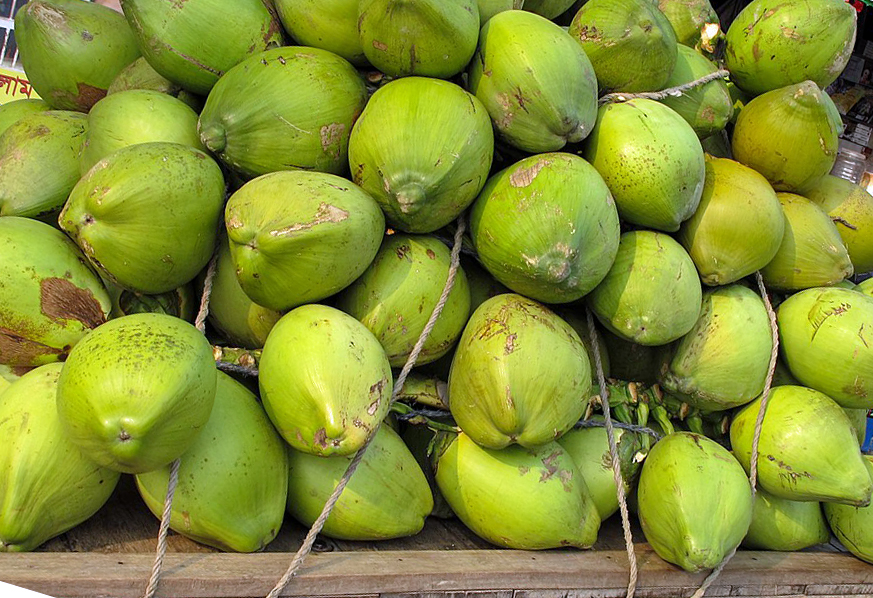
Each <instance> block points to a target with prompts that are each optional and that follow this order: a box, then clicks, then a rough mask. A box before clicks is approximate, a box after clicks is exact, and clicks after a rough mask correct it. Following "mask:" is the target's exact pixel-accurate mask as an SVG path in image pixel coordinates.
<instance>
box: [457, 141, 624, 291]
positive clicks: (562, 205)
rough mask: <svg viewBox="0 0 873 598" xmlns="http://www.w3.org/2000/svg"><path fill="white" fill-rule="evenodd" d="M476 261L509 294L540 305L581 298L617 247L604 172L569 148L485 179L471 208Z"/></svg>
mask: <svg viewBox="0 0 873 598" xmlns="http://www.w3.org/2000/svg"><path fill="white" fill-rule="evenodd" d="M470 235H471V238H472V240H473V245H474V247H475V249H476V252H477V255H478V256H479V260H480V261H481V263H482V265H483V266H485V268H486V269H487V270H488V271H489V272H490V273H491V274H492V275H493V276H494V278H496V279H497V280H498V281H500V282H501V283H503V284H504V285H506V286H507V287H508V288H510V289H512V290H513V291H514V292H516V293H519V294H522V295H525V296H527V297H530V298H531V299H534V300H536V301H542V302H545V303H569V302H571V301H576V300H577V299H580V298H582V297H583V296H585V295H586V294H587V293H589V292H590V291H591V289H593V288H594V287H595V286H597V284H599V283H600V281H601V280H603V278H604V277H605V276H606V273H607V272H608V271H609V268H610V266H611V265H612V262H613V260H614V259H615V255H616V252H617V251H618V241H619V236H620V231H619V221H618V212H617V211H616V207H615V202H614V201H613V199H612V194H611V193H610V191H609V188H608V187H607V186H606V183H604V181H603V178H602V177H601V176H600V174H599V173H598V172H597V170H595V169H594V168H593V167H592V166H591V165H590V164H589V163H588V162H586V161H585V160H583V159H582V158H579V157H578V156H575V155H573V154H567V153H550V154H538V155H535V156H531V157H530V158H526V159H524V160H522V161H520V162H518V163H516V164H514V165H513V166H511V167H509V168H506V169H504V170H502V171H501V172H499V173H497V174H496V175H494V176H493V177H491V178H490V179H489V180H488V183H487V184H486V186H485V188H484V189H483V190H482V192H481V193H480V194H479V197H478V198H477V199H476V201H475V203H474V204H473V208H472V210H471V212H470Z"/></svg>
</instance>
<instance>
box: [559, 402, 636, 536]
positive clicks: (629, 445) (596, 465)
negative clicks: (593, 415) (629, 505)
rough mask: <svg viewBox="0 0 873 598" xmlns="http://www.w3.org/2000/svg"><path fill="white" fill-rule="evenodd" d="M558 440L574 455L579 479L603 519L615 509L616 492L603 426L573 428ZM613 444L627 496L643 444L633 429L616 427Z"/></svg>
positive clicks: (634, 476) (633, 479)
mask: <svg viewBox="0 0 873 598" xmlns="http://www.w3.org/2000/svg"><path fill="white" fill-rule="evenodd" d="M598 421H600V420H599V419H598ZM558 444H560V445H561V448H563V449H564V450H565V451H567V453H569V455H570V456H571V457H572V458H573V462H574V463H575V464H576V467H577V468H578V469H579V473H580V474H581V475H582V479H583V480H585V485H586V486H587V488H588V492H589V494H590V496H591V499H592V500H593V501H594V506H595V507H597V513H598V514H599V515H600V519H601V520H602V521H606V519H607V518H609V517H611V516H612V515H613V514H614V513H615V512H616V511H618V494H617V492H616V486H615V474H614V472H613V469H612V458H611V457H610V451H609V442H608V440H607V437H606V428H604V427H594V428H574V429H572V430H570V431H569V432H567V433H566V434H564V435H563V436H561V438H559V439H558ZM615 444H616V448H617V449H618V458H619V463H620V464H621V474H622V481H623V483H624V492H625V496H627V495H629V494H630V493H631V490H632V488H633V487H634V486H635V482H636V478H637V474H638V473H639V469H640V460H639V458H638V457H639V455H640V451H641V450H642V448H643V445H642V442H641V440H640V437H639V436H638V435H637V434H636V433H635V432H629V431H628V430H624V429H621V428H616V430H615Z"/></svg>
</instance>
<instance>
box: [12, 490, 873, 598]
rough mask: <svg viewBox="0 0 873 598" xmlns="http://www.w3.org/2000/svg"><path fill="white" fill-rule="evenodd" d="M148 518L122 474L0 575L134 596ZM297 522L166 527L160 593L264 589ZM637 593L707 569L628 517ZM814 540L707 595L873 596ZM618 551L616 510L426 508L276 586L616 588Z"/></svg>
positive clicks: (599, 591)
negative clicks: (509, 532)
mask: <svg viewBox="0 0 873 598" xmlns="http://www.w3.org/2000/svg"><path fill="white" fill-rule="evenodd" d="M157 530H158V520H157V519H156V518H155V517H154V516H153V515H152V514H151V513H150V512H149V511H148V509H147V508H146V507H145V505H144V504H143V503H142V500H141V499H140V498H139V496H138V495H137V493H136V489H135V487H134V485H133V483H132V479H130V478H126V479H125V480H124V481H123V482H122V483H121V484H120V485H119V487H118V489H117V490H116V492H115V494H114V495H113V497H112V498H111V499H110V501H109V502H108V503H107V504H106V505H105V506H104V508H103V509H101V511H100V512H98V513H97V515H95V516H94V517H93V518H92V519H90V520H89V521H87V522H85V523H84V524H82V525H80V526H78V527H77V528H74V529H73V530H70V531H69V532H67V533H65V534H62V535H61V536H59V537H58V538H55V539H53V540H51V541H49V542H48V543H46V544H45V545H44V546H42V547H41V548H40V549H39V550H38V551H36V552H33V553H29V554H0V581H4V582H7V583H12V584H15V585H19V586H22V587H25V588H29V589H32V590H34V591H37V592H42V593H45V594H48V595H50V596H55V597H57V598H103V597H106V598H127V597H131V598H136V597H139V596H142V593H143V590H144V589H145V585H146V582H147V579H148V576H149V573H150V571H151V567H152V564H153V560H154V556H153V555H154V550H155V536H156V534H157ZM305 533H306V529H305V528H304V527H303V526H302V525H300V524H298V523H296V522H294V521H292V520H290V518H288V520H287V521H286V523H285V525H284V526H283V528H282V530H281V532H280V534H279V536H278V537H277V538H276V540H275V541H274V542H272V543H271V544H270V545H269V546H268V547H267V548H266V550H265V551H264V552H261V553H257V554H227V553H221V552H219V551H217V550H214V549H212V548H209V547H206V546H202V545H200V544H197V543H195V542H193V541H191V540H188V539H186V538H184V537H183V536H180V535H178V534H175V533H172V534H171V537H170V543H169V552H168V554H167V556H166V559H165V564H164V575H163V577H162V581H161V585H160V588H159V590H158V596H159V597H160V598H251V597H259V596H261V597H262V596H266V594H267V593H268V592H269V591H270V589H271V588H272V587H273V585H275V583H276V581H277V580H278V579H279V578H280V577H281V575H282V574H283V573H284V571H285V569H286V568H287V566H288V564H289V562H290V560H291V557H292V555H293V552H294V551H296V550H297V548H298V547H299V546H300V542H301V541H302V539H303V536H304V535H305ZM634 536H635V538H636V539H637V544H636V553H637V558H638V563H639V568H640V578H639V587H638V590H637V594H636V595H637V597H638V598H675V597H679V596H690V595H691V594H692V593H693V592H694V590H695V589H696V588H697V587H698V586H699V585H700V583H701V582H702V581H703V579H704V577H705V576H706V572H701V573H698V574H689V573H686V572H684V571H682V570H681V569H679V568H677V567H675V566H673V565H671V564H669V563H667V562H665V561H664V560H662V559H661V558H659V557H658V556H657V555H656V554H655V553H654V551H653V550H652V549H651V547H650V546H649V545H648V544H646V543H644V542H642V533H641V531H640V530H639V529H638V528H635V529H634ZM844 550H845V549H841V547H840V546H839V545H836V544H835V545H828V544H825V545H821V546H817V547H814V548H813V549H808V550H805V551H801V552H796V553H778V552H758V551H754V552H753V551H740V552H739V553H738V554H737V555H736V556H735V557H734V559H733V560H732V561H731V562H730V563H729V564H728V566H727V568H726V569H725V570H724V572H723V573H722V574H721V576H720V577H719V579H718V580H717V581H716V583H715V584H714V585H713V586H712V588H710V590H709V592H707V596H782V597H792V596H818V597H820V598H822V597H827V596H834V597H836V596H873V566H871V565H869V564H867V563H864V562H862V561H860V560H858V559H856V558H854V557H853V556H851V555H849V554H847V553H846V552H844ZM627 571H628V563H627V555H626V553H625V551H624V544H623V539H622V534H621V528H620V524H619V523H618V520H617V519H616V518H613V519H611V520H609V521H607V522H606V523H604V525H603V527H602V528H601V532H600V534H599V537H598V542H597V544H596V545H595V547H594V548H593V549H592V550H586V551H582V550H575V549H561V550H548V551H540V552H533V551H516V550H505V549H498V548H494V547H492V546H491V545H489V544H488V543H486V542H484V541H483V540H481V539H479V538H477V537H476V536H475V535H473V534H472V533H471V532H469V531H468V530H467V529H466V528H465V527H464V526H463V525H462V524H460V523H459V522H458V521H457V520H441V519H437V518H435V517H431V518H429V519H428V521H427V525H426V526H425V528H424V530H422V532H421V533H420V534H418V535H416V536H414V537H411V538H403V539H399V540H391V541H385V542H341V541H336V540H330V539H326V538H322V539H320V540H319V541H318V543H317V545H316V550H315V552H314V553H313V554H311V555H310V556H309V558H308V559H307V560H306V561H305V563H304V565H303V568H302V569H301V572H300V574H299V575H298V576H297V577H296V578H295V579H293V580H292V582H291V584H290V585H289V586H288V588H287V590H286V593H285V595H286V596H295V597H303V596H310V597H318V598H329V597H339V596H355V597H362V598H376V597H378V598H588V597H590V598H611V597H613V596H614V597H623V596H625V591H626V586H627V580H628V572H627Z"/></svg>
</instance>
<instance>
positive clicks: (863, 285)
mask: <svg viewBox="0 0 873 598" xmlns="http://www.w3.org/2000/svg"><path fill="white" fill-rule="evenodd" d="M855 290H856V291H859V292H861V293H864V294H865V295H869V296H870V297H873V278H868V279H867V280H865V281H863V282H859V283H858V284H857V285H855Z"/></svg>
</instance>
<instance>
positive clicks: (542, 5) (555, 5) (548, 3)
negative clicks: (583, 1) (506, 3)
mask: <svg viewBox="0 0 873 598" xmlns="http://www.w3.org/2000/svg"><path fill="white" fill-rule="evenodd" d="M574 2H575V0H524V6H522V7H521V8H524V10H526V11H528V12H532V13H536V14H538V15H540V16H542V17H545V18H546V19H549V20H553V19H555V18H557V17H559V16H561V15H562V14H564V13H565V12H567V11H568V10H569V9H570V8H571V7H572V6H573V3H574Z"/></svg>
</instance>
